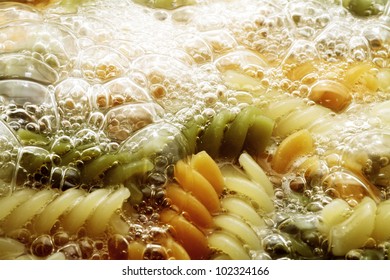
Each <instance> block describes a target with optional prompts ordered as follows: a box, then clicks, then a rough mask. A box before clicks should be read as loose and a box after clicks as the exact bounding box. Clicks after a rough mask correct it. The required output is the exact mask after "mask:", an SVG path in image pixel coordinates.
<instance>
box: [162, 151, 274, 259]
mask: <svg viewBox="0 0 390 280" xmlns="http://www.w3.org/2000/svg"><path fill="white" fill-rule="evenodd" d="M239 161H240V163H241V164H242V166H243V171H241V170H239V169H235V168H234V167H233V166H229V167H227V166H225V167H222V169H221V170H220V168H219V166H218V165H217V163H216V162H215V161H213V160H212V159H211V157H210V156H209V155H208V154H207V153H206V152H204V151H203V152H200V153H198V154H195V155H193V156H191V157H190V158H189V159H188V161H187V162H186V161H179V162H178V163H177V164H176V165H175V172H174V178H175V181H176V182H174V183H170V184H168V185H167V186H166V188H165V189H166V196H167V198H169V199H170V202H171V207H172V210H165V211H163V212H162V215H161V221H162V222H164V223H168V224H169V225H170V226H172V227H173V229H174V230H173V237H174V238H175V239H176V240H178V242H179V243H180V244H182V246H183V247H184V248H185V249H186V250H187V252H188V254H189V256H190V257H191V258H195V259H199V258H218V257H220V256H222V255H226V256H227V257H228V258H231V259H250V258H251V257H250V254H251V253H250V251H253V252H261V251H262V244H261V239H260V238H259V236H258V234H257V230H259V229H260V228H262V227H264V226H265V222H264V220H263V218H262V217H261V213H263V214H265V213H270V212H272V211H273V210H274V206H273V203H272V200H271V198H272V196H273V189H272V183H271V182H270V181H269V180H268V178H267V176H266V175H265V173H264V171H263V170H262V169H261V168H260V167H259V166H258V164H257V163H256V162H255V161H254V160H253V158H252V157H251V156H250V155H248V154H247V153H244V154H242V155H241V156H240V157H239ZM206 166H207V168H205V167H206ZM232 169H233V170H232ZM238 174H240V175H238ZM209 178H210V179H209ZM263 186H264V187H263ZM200 190H201V192H200ZM225 192H226V193H227V194H225ZM232 192H234V193H235V194H230V193H232ZM206 198H207V199H206ZM210 232H211V234H210ZM194 244H197V245H196V247H194ZM245 248H247V249H245Z"/></svg>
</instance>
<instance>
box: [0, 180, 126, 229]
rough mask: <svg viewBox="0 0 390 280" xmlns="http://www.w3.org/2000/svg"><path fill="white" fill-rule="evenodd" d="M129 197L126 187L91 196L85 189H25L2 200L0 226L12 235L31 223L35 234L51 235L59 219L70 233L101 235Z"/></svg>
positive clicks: (99, 192) (103, 191)
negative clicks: (81, 229) (83, 228)
mask: <svg viewBox="0 0 390 280" xmlns="http://www.w3.org/2000/svg"><path fill="white" fill-rule="evenodd" d="M129 195H130V193H129V191H128V190H127V189H126V188H123V187H122V188H118V189H117V190H115V189H112V190H109V189H104V190H97V191H96V192H91V193H86V192H85V191H84V190H81V189H69V190H67V191H65V192H63V193H61V192H59V191H57V190H54V189H44V190H40V191H37V190H32V189H23V190H20V191H17V192H15V193H13V194H12V195H10V196H6V197H2V198H1V205H3V207H2V209H1V217H0V219H1V221H0V223H1V227H2V228H3V230H4V231H5V232H6V233H11V232H12V231H15V230H18V229H21V228H23V227H25V224H26V223H27V222H31V223H32V225H31V227H32V230H33V232H36V233H37V234H43V233H48V232H50V230H51V229H52V227H53V226H54V224H55V223H56V221H57V220H59V221H60V223H61V224H62V226H63V227H64V229H65V230H67V231H69V232H74V231H75V230H77V229H79V228H80V227H81V226H85V227H86V230H87V232H88V234H90V235H91V236H97V235H100V234H102V233H103V232H104V230H105V229H106V227H107V225H108V224H109V221H110V219H111V216H112V215H114V213H115V211H116V210H117V209H120V208H121V207H122V203H123V201H125V200H126V199H127V198H128V197H129Z"/></svg>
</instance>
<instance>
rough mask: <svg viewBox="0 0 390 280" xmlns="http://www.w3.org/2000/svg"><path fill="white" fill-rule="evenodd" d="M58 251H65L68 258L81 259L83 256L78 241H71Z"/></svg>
mask: <svg viewBox="0 0 390 280" xmlns="http://www.w3.org/2000/svg"><path fill="white" fill-rule="evenodd" d="M58 252H61V253H63V254H64V255H65V258H66V259H67V260H79V259H81V258H82V253H81V250H80V246H79V245H78V244H76V243H69V244H67V245H65V246H63V247H61V248H59V249H58Z"/></svg>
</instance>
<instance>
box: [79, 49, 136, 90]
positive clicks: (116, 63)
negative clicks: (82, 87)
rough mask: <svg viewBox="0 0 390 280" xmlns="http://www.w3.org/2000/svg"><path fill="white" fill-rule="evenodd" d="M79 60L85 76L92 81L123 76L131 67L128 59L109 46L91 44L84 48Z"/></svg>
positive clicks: (103, 80) (102, 80) (104, 80)
mask: <svg viewBox="0 0 390 280" xmlns="http://www.w3.org/2000/svg"><path fill="white" fill-rule="evenodd" d="M77 62H78V65H79V68H80V69H81V71H82V74H83V77H84V78H85V79H86V80H87V81H90V82H92V83H99V82H107V81H109V80H112V79H115V78H118V77H121V76H123V75H124V73H125V71H126V70H125V69H127V68H128V67H129V61H128V59H127V58H126V57H125V56H124V55H122V54H121V53H120V52H118V51H117V50H115V49H113V48H111V47H108V46H91V47H89V48H87V49H85V50H82V51H81V52H80V54H79V56H78V59H77Z"/></svg>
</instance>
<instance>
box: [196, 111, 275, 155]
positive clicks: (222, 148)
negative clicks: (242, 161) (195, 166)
mask: <svg viewBox="0 0 390 280" xmlns="http://www.w3.org/2000/svg"><path fill="white" fill-rule="evenodd" d="M273 129H274V122H273V121H272V120H271V119H270V118H268V117H265V116H264V114H263V112H262V111H261V110H260V109H258V108H256V107H253V106H248V107H246V108H244V109H243V110H242V111H240V112H239V113H238V114H237V116H234V114H232V113H231V112H229V111H222V112H220V113H219V114H217V115H216V116H215V117H214V118H213V120H212V121H211V123H210V124H209V125H208V126H207V127H206V128H205V129H204V131H203V133H202V135H200V137H199V141H198V145H197V150H198V151H202V150H204V151H206V152H207V153H209V154H210V156H211V157H212V158H216V157H218V156H223V157H228V158H231V157H236V156H238V155H239V154H240V153H241V152H242V151H243V149H244V148H245V149H246V150H248V151H250V152H251V153H254V154H259V153H262V152H263V151H264V149H265V147H266V146H267V145H268V144H269V139H270V137H271V134H272V131H273Z"/></svg>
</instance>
